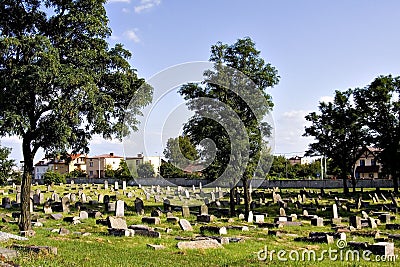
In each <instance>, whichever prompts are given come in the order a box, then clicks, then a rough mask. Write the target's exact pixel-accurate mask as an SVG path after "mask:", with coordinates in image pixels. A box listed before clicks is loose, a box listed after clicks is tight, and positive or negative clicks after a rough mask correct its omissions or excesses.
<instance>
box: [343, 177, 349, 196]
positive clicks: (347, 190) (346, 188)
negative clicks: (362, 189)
mask: <svg viewBox="0 0 400 267" xmlns="http://www.w3.org/2000/svg"><path fill="white" fill-rule="evenodd" d="M342 179H343V193H344V194H345V195H348V194H349V187H348V186H347V175H343V176H342Z"/></svg>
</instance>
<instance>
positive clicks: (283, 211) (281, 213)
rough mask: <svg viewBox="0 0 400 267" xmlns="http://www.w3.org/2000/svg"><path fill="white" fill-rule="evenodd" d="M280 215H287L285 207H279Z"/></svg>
mask: <svg viewBox="0 0 400 267" xmlns="http://www.w3.org/2000/svg"><path fill="white" fill-rule="evenodd" d="M279 216H286V211H285V209H284V208H280V209H279Z"/></svg>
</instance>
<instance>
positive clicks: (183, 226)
mask: <svg viewBox="0 0 400 267" xmlns="http://www.w3.org/2000/svg"><path fill="white" fill-rule="evenodd" d="M179 226H180V227H181V229H182V230H183V231H193V227H192V225H191V224H190V222H189V221H188V220H186V219H180V220H179Z"/></svg>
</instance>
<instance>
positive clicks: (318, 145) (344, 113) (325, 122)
mask: <svg viewBox="0 0 400 267" xmlns="http://www.w3.org/2000/svg"><path fill="white" fill-rule="evenodd" d="M351 95H352V90H350V89H349V90H347V91H345V92H340V91H336V93H335V98H334V101H333V103H332V102H329V103H325V102H320V104H319V114H317V113H316V112H311V113H310V114H308V115H307V116H306V120H307V121H309V122H311V123H312V125H311V126H309V127H306V128H305V133H304V136H313V137H314V138H315V140H316V142H315V143H311V144H310V145H309V150H308V151H307V152H306V155H310V156H316V155H325V156H327V157H328V158H331V159H332V163H331V164H332V168H334V169H336V170H337V172H338V173H337V175H338V177H339V178H341V179H343V189H344V193H346V194H347V193H348V192H349V190H348V186H347V179H348V176H349V175H350V176H351V178H352V185H353V191H355V186H356V181H355V177H354V164H355V163H356V161H357V159H358V158H359V153H360V148H361V147H363V146H365V145H366V144H367V142H368V138H367V136H368V133H367V130H366V129H365V127H363V124H362V120H361V117H362V113H361V111H360V110H359V109H357V108H356V107H354V105H352V103H351V101H350V97H351Z"/></svg>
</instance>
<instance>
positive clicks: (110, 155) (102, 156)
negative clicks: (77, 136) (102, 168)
mask: <svg viewBox="0 0 400 267" xmlns="http://www.w3.org/2000/svg"><path fill="white" fill-rule="evenodd" d="M88 158H90V159H98V158H123V157H121V156H116V155H114V154H102V155H97V156H92V157H88Z"/></svg>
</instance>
